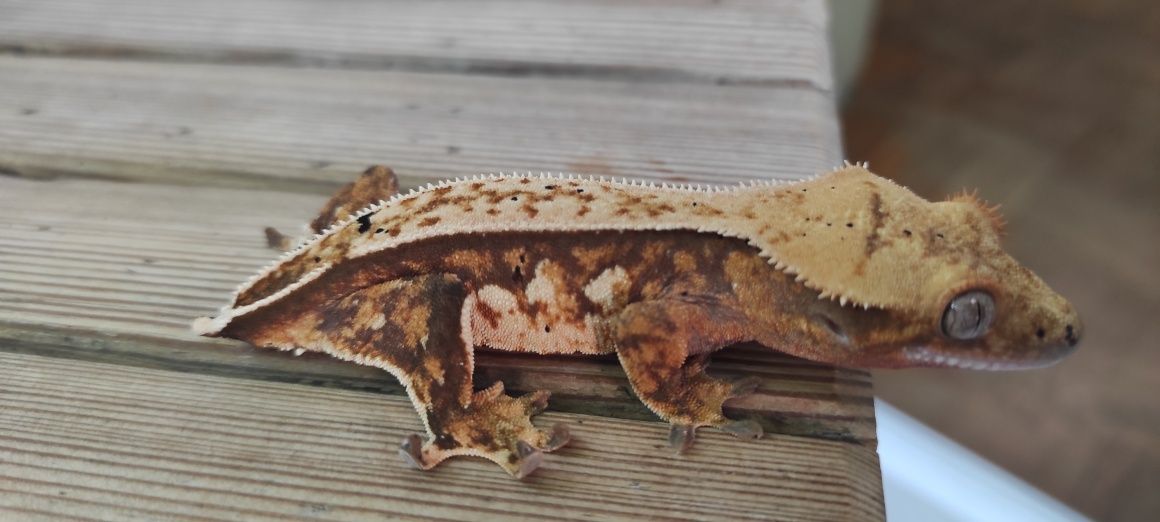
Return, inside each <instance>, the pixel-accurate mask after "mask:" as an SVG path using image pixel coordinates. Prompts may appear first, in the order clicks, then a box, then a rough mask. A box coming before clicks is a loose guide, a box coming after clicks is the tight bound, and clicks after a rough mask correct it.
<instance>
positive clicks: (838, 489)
mask: <svg viewBox="0 0 1160 522" xmlns="http://www.w3.org/2000/svg"><path fill="white" fill-rule="evenodd" d="M0 395H3V396H4V397H5V407H4V408H3V409H2V410H0V426H3V427H4V428H3V430H0V462H3V465H2V466H0V491H2V492H4V494H3V495H0V513H7V514H8V515H9V516H16V515H17V514H18V513H23V512H29V511H31V512H33V513H40V514H44V515H47V516H84V517H94V518H102V519H114V518H120V519H123V518H130V517H141V518H149V519H156V518H165V519H171V518H172V519H182V520H185V519H199V520H205V519H210V520H225V519H234V518H236V517H239V516H241V517H244V518H246V519H247V520H274V519H281V518H285V517H293V518H299V517H302V518H310V517H319V518H327V519H343V520H370V519H374V520H378V519H382V518H384V517H389V516H403V517H406V518H408V519H412V518H414V519H441V520H446V519H455V520H463V519H473V520H480V519H487V520H501V519H502V520H525V519H529V520H530V519H540V520H542V519H543V517H549V518H551V519H553V520H572V519H602V520H607V519H624V518H639V517H658V516H659V517H663V518H666V519H688V520H692V519H697V520H709V519H714V520H738V519H763V520H862V519H866V518H881V516H882V514H881V498H880V491H881V490H880V485H879V484H878V483H877V478H876V477H877V473H875V469H876V467H877V457H876V455H875V453H874V451H873V450H872V449H870V448H867V447H865V446H860V445H854V444H845V443H838V442H829V441H821V440H811V439H804V438H799V437H786V436H777V435H774V436H769V437H767V438H765V439H763V440H761V441H758V442H743V441H738V440H736V439H732V438H731V437H728V436H726V435H722V434H719V433H705V434H704V436H703V437H702V438H701V441H700V442H701V443H700V444H699V445H698V446H697V448H695V450H694V451H692V452H690V453H689V454H688V455H685V456H682V457H677V456H675V455H672V454H671V453H670V452H669V450H667V449H666V448H664V447H663V445H662V444H661V441H662V439H663V438H664V435H665V428H664V427H663V426H662V425H659V424H655V423H641V422H634V421H623V420H616V419H606V418H599V417H591V416H583V415H574V414H558V413H548V414H545V415H544V416H543V419H542V420H541V423H542V424H543V425H549V424H551V423H553V422H561V421H562V422H568V423H570V424H571V425H572V426H573V431H574V433H575V441H574V442H573V444H571V445H570V446H568V447H567V448H565V449H564V450H561V451H559V452H557V453H554V454H552V455H550V456H549V458H548V459H547V461H546V464H545V465H544V467H543V468H542V469H540V470H539V471H538V472H537V473H536V474H535V475H533V477H531V478H530V479H528V480H525V481H523V482H519V481H515V480H513V479H510V478H508V477H507V476H506V475H504V474H502V473H497V472H496V470H495V469H493V468H494V465H493V464H491V463H489V462H485V461H482V460H472V459H458V460H456V461H452V462H448V463H446V464H444V465H443V466H441V467H440V468H438V469H437V470H436V471H434V472H430V473H420V472H415V471H410V470H407V469H405V468H404V466H403V465H402V464H401V462H399V461H398V459H397V458H396V456H395V455H394V452H395V449H396V447H397V446H396V444H397V443H398V441H400V440H401V439H402V438H403V437H404V436H405V435H407V434H408V433H411V432H414V431H416V430H419V429H421V426H420V424H419V422H418V421H417V419H416V417H415V416H414V412H413V411H412V410H411V407H410V405H409V404H408V403H407V401H406V400H405V399H403V398H401V397H382V396H377V395H371V394H367V393H360V392H353V391H346V390H319V389H316V388H308V387H304V386H297V385H289V384H279V383H265V382H255V381H250V380H241V379H228V378H221V377H212V376H200V375H191V374H187V373H175V372H167V371H159V370H148V369H138V368H130V367H125V366H119V365H107V364H100V363H89V362H73V363H69V364H62V362H61V361H60V360H59V359H52V358H46V357H39V356H32V355H15V354H7V353H0ZM722 462H745V463H747V465H745V466H742V467H736V466H724V465H721V463H722Z"/></svg>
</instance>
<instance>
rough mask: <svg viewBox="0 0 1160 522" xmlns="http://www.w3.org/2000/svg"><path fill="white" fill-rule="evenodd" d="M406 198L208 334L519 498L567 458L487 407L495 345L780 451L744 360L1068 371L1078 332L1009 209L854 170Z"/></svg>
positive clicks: (423, 455) (206, 325)
mask: <svg viewBox="0 0 1160 522" xmlns="http://www.w3.org/2000/svg"><path fill="white" fill-rule="evenodd" d="M396 186H397V183H396V182H395V181H394V175H393V173H391V171H390V170H389V169H385V168H372V169H370V170H368V171H367V172H366V173H364V175H363V177H362V178H360V179H359V180H358V181H357V182H356V183H354V184H352V185H351V186H349V187H347V188H345V189H344V190H343V191H340V192H339V194H337V195H336V196H335V198H333V199H332V200H331V202H329V203H328V204H327V206H326V207H324V209H323V212H322V214H321V215H320V216H319V218H318V219H317V220H316V221H315V229H316V231H318V232H320V233H319V235H318V236H316V237H315V238H313V239H311V240H309V241H307V242H305V243H304V244H303V245H302V246H300V247H298V248H297V249H295V250H293V251H291V252H288V253H287V254H286V255H285V256H283V258H282V259H281V260H280V261H279V262H277V263H276V264H274V265H272V266H271V267H269V268H268V269H266V270H264V271H263V272H261V273H260V274H258V275H257V276H256V277H255V278H254V279H252V280H251V281H249V282H247V283H246V284H244V285H243V286H242V287H241V288H240V289H239V291H238V292H237V295H236V296H235V298H234V301H233V303H232V304H231V305H230V306H228V307H226V308H224V309H223V310H222V311H221V313H220V314H219V315H218V316H217V317H215V318H212V319H211V318H202V319H199V320H198V321H196V322H195V324H194V328H195V330H196V331H198V332H199V333H201V334H203V335H211V336H223V337H232V338H236V339H241V340H244V341H247V342H250V343H252V344H254V345H256V346H262V347H270V348H278V349H283V350H298V351H320V352H325V353H329V354H331V355H334V356H336V357H339V358H343V359H347V360H353V361H356V362H359V363H362V364H370V365H374V366H378V367H381V368H383V369H385V370H387V371H389V372H391V373H392V374H393V375H395V376H396V377H397V378H398V379H399V380H400V381H401V382H402V383H403V384H404V385H405V386H406V387H407V390H408V393H409V395H410V398H411V400H412V401H413V402H414V404H415V408H416V411H417V412H418V413H419V415H420V417H421V418H422V419H423V423H424V426H425V428H426V431H427V433H426V434H425V436H424V437H420V436H412V437H409V438H408V439H407V440H405V441H404V444H403V447H402V449H401V450H400V452H401V454H402V455H403V457H404V459H405V460H407V461H409V462H410V463H411V464H412V465H414V466H416V467H418V468H421V469H428V468H430V467H433V466H435V465H436V464H438V463H439V462H441V461H443V460H444V459H446V458H448V457H451V456H456V455H476V456H482V457H484V458H488V459H490V460H492V461H494V462H496V463H497V464H499V465H500V466H502V467H503V468H504V469H505V470H507V471H508V472H509V473H511V474H512V475H514V476H517V477H522V476H524V475H526V474H528V473H530V472H531V471H533V470H534V469H535V467H536V466H537V465H538V464H539V462H540V461H541V459H542V453H543V452H547V451H551V450H554V449H556V448H558V447H560V446H561V445H563V444H564V443H566V442H567V440H568V432H567V429H566V428H564V427H562V426H557V427H555V428H553V429H552V430H550V431H541V430H537V429H536V428H535V427H533V425H532V423H531V421H530V417H531V416H532V415H534V414H535V413H537V412H539V411H541V410H542V409H543V408H544V407H545V406H546V401H547V395H548V394H547V392H546V391H540V392H535V393H532V394H528V395H526V396H524V397H520V398H512V397H508V396H507V395H506V394H504V392H503V386H502V383H496V384H494V385H493V386H492V387H490V388H488V389H486V390H484V391H481V392H473V382H472V372H473V362H474V358H473V352H474V350H475V348H476V347H488V348H492V349H498V350H512V351H525V352H534V353H544V354H547V353H553V354H611V353H615V354H616V355H617V357H618V359H619V360H620V362H621V365H622V366H623V367H624V369H625V372H626V374H627V375H628V377H629V380H630V382H631V383H632V386H633V389H634V391H635V392H636V394H637V396H638V397H640V399H641V401H642V402H644V403H645V404H646V405H647V406H648V407H649V408H650V409H651V410H652V411H654V412H655V413H656V414H657V415H658V416H660V417H661V418H663V419H665V420H666V421H669V422H670V423H671V424H672V425H673V430H672V433H671V436H670V442H671V443H672V444H673V445H674V446H676V447H677V448H678V449H681V450H683V449H686V448H688V447H689V445H690V444H692V441H693V435H694V433H695V430H696V429H697V428H699V427H703V426H713V427H718V428H721V429H724V430H726V431H728V432H730V433H733V434H735V435H738V436H744V437H755V436H760V434H761V432H760V428H759V427H758V426H757V425H756V424H755V423H752V422H746V421H734V420H730V419H728V418H726V417H725V416H724V415H723V413H722V404H723V403H724V402H725V401H726V400H728V399H730V398H732V397H736V396H738V395H742V394H744V393H747V392H749V391H752V389H753V384H752V383H751V382H750V381H746V380H742V381H740V382H734V383H727V382H722V381H719V380H717V379H713V378H711V377H709V376H708V375H706V374H705V372H704V370H705V367H706V365H707V363H708V359H707V357H708V354H710V353H712V352H713V351H716V350H718V349H720V348H722V347H725V346H728V345H731V344H734V343H738V342H742V341H756V342H758V343H760V344H762V345H764V346H768V347H770V348H772V349H776V350H780V351H783V352H785V353H789V354H792V355H796V356H799V357H804V358H807V359H812V360H815V361H821V362H826V363H832V364H837V365H843V366H857V367H905V366H959V367H969V368H994V369H998V368H1020V367H1035V366H1042V365H1046V364H1050V363H1052V362H1054V361H1056V360H1058V359H1059V358H1061V357H1062V356H1064V355H1066V354H1067V353H1069V352H1070V351H1071V350H1072V348H1073V347H1074V346H1075V345H1076V343H1077V342H1078V339H1079V336H1080V333H1081V329H1082V327H1081V325H1080V322H1079V319H1078V317H1077V316H1076V313H1075V311H1074V310H1073V308H1072V307H1071V305H1070V304H1068V303H1067V301H1065V300H1064V299H1063V298H1061V297H1060V296H1058V295H1057V294H1055V293H1054V292H1052V291H1051V290H1050V289H1049V288H1048V287H1047V286H1046V285H1045V284H1044V283H1043V282H1042V281H1041V280H1040V279H1039V278H1037V277H1036V276H1035V275H1034V274H1032V273H1031V272H1030V271H1028V270H1027V269H1025V268H1023V267H1022V266H1020V265H1018V264H1017V263H1016V262H1015V261H1014V260H1013V259H1011V257H1010V256H1008V255H1007V254H1005V253H1004V252H1003V251H1002V250H1001V248H1000V246H999V236H1000V234H1001V227H1002V224H1001V221H1000V220H999V218H998V216H997V214H996V213H995V212H994V210H993V209H989V208H987V207H986V206H985V205H983V204H982V203H981V202H980V201H978V200H977V199H975V198H973V197H971V196H958V197H956V198H953V199H952V200H949V201H946V202H939V203H931V202H927V201H924V200H922V199H921V198H918V197H917V196H915V195H914V194H912V193H910V192H909V191H907V190H906V189H904V188H902V187H899V186H897V185H895V184H893V183H891V182H889V181H887V180H885V179H883V178H879V177H877V176H874V175H873V174H871V173H869V172H868V171H866V170H865V169H864V168H862V167H859V166H855V165H848V166H847V167H846V168H844V169H841V170H838V171H835V172H833V173H830V174H828V175H825V176H820V177H817V178H814V179H811V180H807V181H803V182H799V183H792V184H780V185H775V184H755V185H753V186H747V187H738V188H733V189H725V190H722V189H701V188H680V187H654V186H642V185H636V184H628V183H615V182H606V181H603V180H592V179H575V178H561V177H536V176H489V177H482V178H476V179H469V180H461V181H456V182H449V183H444V184H440V185H438V186H431V187H428V188H427V189H424V190H421V191H418V192H412V193H411V194H408V195H405V196H398V195H394V194H393V192H394V187H396ZM378 198H383V199H388V198H389V201H384V202H380V203H378V204H374V205H370V206H368V207H366V208H364V209H362V210H360V211H355V210H354V209H355V208H361V207H362V205H363V204H365V203H366V202H368V201H373V200H375V199H378ZM344 215H349V217H347V218H345V219H343V217H342V216H344ZM331 220H336V221H335V222H334V224H333V226H331V227H330V228H327V229H326V230H320V229H321V228H322V225H321V224H320V223H324V222H328V221H331ZM980 295H983V297H982V298H979V297H978V296H980Z"/></svg>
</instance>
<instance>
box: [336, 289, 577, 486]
mask: <svg viewBox="0 0 1160 522" xmlns="http://www.w3.org/2000/svg"><path fill="white" fill-rule="evenodd" d="M474 302H475V296H474V295H473V294H470V293H469V291H468V290H467V288H466V286H465V285H464V284H463V283H462V282H461V281H460V280H459V279H458V278H456V277H455V276H453V275H449V274H432V275H426V276H420V277H416V278H411V279H401V280H395V281H390V282H387V283H382V284H378V285H375V286H371V287H368V288H365V289H363V290H359V291H357V292H354V293H352V294H350V295H348V296H346V297H344V298H342V299H339V300H337V301H334V302H332V303H330V304H328V305H326V306H325V307H324V309H323V310H321V311H320V314H319V315H320V317H319V319H318V322H317V324H316V329H317V331H318V332H320V333H321V334H323V335H325V341H326V342H327V343H329V345H330V347H329V349H328V350H327V351H330V352H332V353H335V354H336V355H339V356H340V357H344V358H351V359H355V360H358V361H361V362H365V363H369V364H374V365H376V366H380V367H382V368H384V369H386V370H388V371H390V372H391V373H392V374H393V375H395V377H397V378H398V379H399V381H401V382H402V383H403V384H404V385H405V386H406V388H407V393H408V395H409V396H410V398H411V401H412V403H413V404H414V406H415V410H416V411H417V412H418V413H419V415H420V417H421V418H422V420H423V424H424V426H425V428H426V434H425V436H421V435H418V434H416V435H411V436H409V437H407V438H406V439H405V440H404V441H403V445H402V448H401V449H400V455H401V456H402V457H403V458H404V460H406V461H407V462H408V463H409V464H411V465H412V466H414V467H416V468H419V469H430V468H432V467H434V466H435V465H437V464H439V463H440V462H442V461H444V460H446V459H447V458H449V457H453V456H457V455H475V456H480V457H484V458H486V459H489V460H491V461H493V462H495V463H496V464H499V465H500V466H502V467H503V468H504V469H505V470H507V472H508V473H510V474H512V475H513V476H515V477H523V476H526V475H527V474H529V473H531V472H532V471H533V470H535V469H536V467H537V466H538V465H539V464H540V461H541V459H542V454H541V452H549V451H552V450H555V449H557V448H559V447H560V446H563V445H564V444H565V443H567V442H568V439H569V436H568V431H567V429H566V428H565V427H564V426H562V425H559V426H557V427H555V428H553V429H552V430H551V431H543V430H538V429H536V428H535V427H534V426H533V425H532V422H531V417H532V416H533V415H536V414H537V413H540V412H541V411H543V409H544V408H545V407H546V406H547V401H548V395H549V393H548V392H547V391H542V390H541V391H536V392H532V393H529V394H527V395H524V396H522V397H518V398H516V397H510V396H508V395H506V394H505V393H504V389H503V383H501V382H497V383H495V384H494V385H493V386H491V387H490V388H487V389H485V390H483V391H479V392H475V393H473V391H472V372H473V366H474V357H473V350H474V346H473V342H472V338H471V329H470V320H471V314H472V313H473V312H474V310H473V307H474Z"/></svg>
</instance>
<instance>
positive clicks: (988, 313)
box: [942, 290, 995, 341]
mask: <svg viewBox="0 0 1160 522" xmlns="http://www.w3.org/2000/svg"><path fill="white" fill-rule="evenodd" d="M994 318H995V300H994V299H992V298H991V295H990V294H988V293H986V292H982V291H979V290H970V291H967V292H963V293H961V294H959V295H957V296H955V298H954V299H951V302H950V304H948V305H947V309H946V311H944V312H943V316H942V329H943V334H945V335H946V336H947V337H950V338H951V339H958V340H960V341H970V340H972V339H978V338H979V337H982V336H983V334H985V333H987V329H988V328H990V327H991V321H992V320H993V319H994Z"/></svg>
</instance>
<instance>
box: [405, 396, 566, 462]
mask: <svg viewBox="0 0 1160 522" xmlns="http://www.w3.org/2000/svg"><path fill="white" fill-rule="evenodd" d="M548 395H549V394H548V392H546V391H536V392H532V393H528V394H525V395H522V396H520V397H511V396H508V395H507V394H505V393H504V389H503V383H502V382H497V383H495V384H494V385H492V386H491V387H489V388H487V389H485V390H481V391H479V392H476V393H475V394H474V395H473V396H472V399H471V405H470V406H468V407H467V408H465V409H462V410H458V411H455V412H454V413H452V414H450V415H447V416H446V418H443V419H440V420H438V421H436V422H435V425H437V426H439V428H438V430H437V431H439V432H440V435H439V436H436V437H432V438H430V439H428V441H426V442H424V440H423V438H422V437H421V436H420V435H419V434H412V435H409V436H407V437H406V438H405V439H404V440H403V444H402V446H401V447H400V448H399V455H400V456H401V457H402V458H403V460H404V461H406V462H407V463H408V464H410V465H411V466H412V467H414V468H417V469H430V468H431V467H434V466H435V465H437V464H438V463H440V462H442V461H443V460H446V459H447V458H450V457H454V456H457V455H477V456H481V457H484V458H487V459H489V460H491V461H493V462H495V463H496V464H499V465H500V466H501V467H503V468H504V469H505V470H506V471H507V472H508V473H510V474H511V475H512V476H514V477H516V478H523V477H526V476H527V475H529V474H531V473H532V472H533V471H535V470H536V468H538V467H539V466H540V464H541V463H542V462H543V454H544V453H549V452H552V451H554V450H556V449H559V448H560V447H562V446H564V445H565V444H567V443H568V441H569V440H571V434H570V432H569V430H568V427H567V426H566V425H564V424H556V425H555V426H553V427H552V428H551V429H550V430H540V429H536V428H535V426H533V425H532V421H531V418H532V417H533V416H535V415H536V414H538V413H540V412H542V411H543V410H544V408H546V407H547V404H548ZM433 429H434V428H433Z"/></svg>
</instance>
